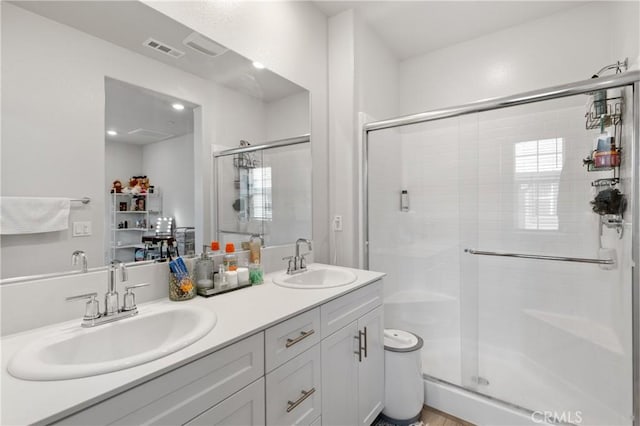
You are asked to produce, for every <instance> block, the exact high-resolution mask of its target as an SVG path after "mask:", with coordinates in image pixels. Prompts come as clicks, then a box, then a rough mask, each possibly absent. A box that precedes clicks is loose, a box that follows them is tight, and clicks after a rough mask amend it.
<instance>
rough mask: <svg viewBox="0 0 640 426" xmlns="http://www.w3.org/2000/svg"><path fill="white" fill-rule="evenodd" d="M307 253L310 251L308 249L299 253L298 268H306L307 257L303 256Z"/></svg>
mask: <svg viewBox="0 0 640 426" xmlns="http://www.w3.org/2000/svg"><path fill="white" fill-rule="evenodd" d="M308 254H311V252H310V251H308V252H306V253H302V254H301V255H300V269H307V259H305V256H306V255H308Z"/></svg>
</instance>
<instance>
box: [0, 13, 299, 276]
mask: <svg viewBox="0 0 640 426" xmlns="http://www.w3.org/2000/svg"><path fill="white" fill-rule="evenodd" d="M0 7H1V8H2V176H1V177H2V183H1V184H2V195H3V196H13V197H65V198H70V199H72V200H73V199H82V198H83V197H88V198H89V199H90V200H91V201H90V202H89V203H88V204H83V203H81V202H72V203H71V210H70V214H69V229H67V230H64V231H57V232H46V233H38V234H19V235H2V237H1V238H2V239H1V257H2V270H1V272H2V278H13V277H21V276H31V275H39V274H48V273H58V272H67V271H71V270H73V269H75V267H73V266H71V254H72V252H73V251H75V250H83V251H84V252H85V253H86V255H87V258H88V261H89V267H100V266H103V265H105V264H106V263H107V262H108V261H109V260H111V259H113V258H118V259H121V260H127V261H131V260H134V259H135V257H136V252H137V251H138V250H137V249H138V248H139V247H140V246H141V237H142V235H148V234H153V232H154V229H153V226H152V225H153V224H155V221H156V220H157V217H171V218H173V220H174V226H175V227H176V228H178V229H180V228H182V229H190V230H192V232H193V234H194V242H193V246H194V247H195V249H196V251H200V250H201V247H202V245H205V244H208V243H209V242H210V241H211V240H213V239H217V238H218V236H219V232H218V229H216V212H217V211H218V210H219V208H227V207H228V206H224V207H223V206H218V205H217V199H216V191H215V188H216V186H217V183H218V182H217V179H218V177H217V175H216V174H215V173H214V171H213V166H214V157H213V153H214V152H220V151H224V150H229V149H233V148H237V147H239V146H240V144H241V141H248V142H249V143H250V144H253V145H262V144H265V143H268V142H273V141H279V140H282V139H287V138H292V137H298V136H300V135H304V134H308V133H309V93H308V91H307V90H305V89H304V88H302V87H300V86H298V85H296V84H295V83H293V82H291V81H288V80H286V79H284V78H283V77H281V76H279V75H277V74H275V73H273V72H272V71H270V70H268V69H263V68H260V66H259V64H254V63H253V62H252V61H250V60H249V59H247V58H245V57H242V56H241V55H239V54H237V53H235V52H233V51H230V50H229V49H227V48H225V47H224V46H221V45H220V44H218V43H216V42H215V41H214V40H211V39H209V38H207V37H205V36H203V35H201V34H198V33H196V32H194V31H193V30H191V29H190V28H188V27H185V26H184V25H182V24H180V23H178V22H176V21H174V20H172V19H170V18H168V17H167V16H165V15H163V14H161V13H159V12H157V11H156V10H155V9H153V8H151V7H149V6H146V5H144V4H142V3H139V2H135V1H117V2H113V1H103V2H100V1H97V2H76V1H60V2H59V1H17V2H2V3H1V4H0ZM300 146H305V147H306V150H307V151H305V153H301V152H297V153H296V152H294V151H299V148H300ZM300 146H298V147H297V148H296V149H293V148H291V149H290V150H286V149H285V148H282V152H281V153H279V152H278V151H279V149H272V150H269V151H270V152H269V153H268V154H264V155H265V156H266V157H265V159H264V164H265V167H264V169H266V167H270V168H272V170H274V173H276V175H274V178H273V180H272V181H270V182H269V185H271V186H272V195H271V196H272V200H273V204H272V206H271V207H272V209H274V210H276V209H278V210H277V211H279V209H281V208H282V209H287V212H288V213H287V214H289V213H291V214H293V215H294V216H295V218H296V220H297V221H299V223H297V225H296V227H297V228H296V230H297V231H296V232H298V233H299V234H300V235H296V237H297V236H304V237H310V234H311V197H310V188H306V189H305V190H304V191H298V190H297V189H296V190H295V191H292V188H291V186H290V183H291V182H290V180H289V179H288V178H287V176H289V174H287V173H289V172H288V171H287V172H286V173H283V172H275V170H276V169H275V165H278V167H279V168H280V167H281V168H283V170H285V169H287V167H288V166H291V167H292V168H291V173H294V174H295V173H301V172H302V173H304V179H298V180H299V181H303V182H310V177H311V168H310V144H309V143H307V144H303V145H300ZM265 152H266V151H265ZM279 154H280V155H279ZM294 157H295V158H294ZM298 157H300V159H298ZM272 166H273V167H272ZM291 176H293V175H291ZM298 176H299V175H298ZM133 178H135V179H137V180H139V184H137V185H136V183H135V182H134V181H133ZM116 180H118V181H120V185H121V186H122V187H123V188H124V189H125V191H124V192H121V193H120V194H122V195H117V193H116V195H114V194H112V193H111V190H112V186H113V184H114V182H115V181H116ZM296 194H298V195H300V196H294V195H296ZM125 212H126V213H125ZM287 214H284V215H283V216H282V217H287ZM236 217H237V215H236ZM272 217H280V216H279V215H276V214H274V215H273V216H272ZM125 222H126V224H125ZM78 223H80V224H81V225H82V226H81V227H80V228H79V229H81V231H82V232H80V234H84V235H78V236H74V224H78ZM87 225H88V226H87ZM262 226H263V227H265V228H269V229H270V230H271V231H273V229H274V228H277V227H278V226H280V225H279V224H278V223H276V222H273V223H269V220H268V218H267V216H264V215H263V217H262ZM245 228H246V229H248V226H247V227H245ZM241 229H242V224H241V225H240V227H239V228H238V230H241ZM263 234H264V232H263ZM270 235H271V236H270V237H269V238H266V239H265V244H266V245H272V244H284V243H289V242H293V241H294V240H295V238H294V236H293V235H288V234H285V233H284V232H283V233H275V232H271V234H270ZM276 235H277V237H276ZM289 239H291V240H290V241H289Z"/></svg>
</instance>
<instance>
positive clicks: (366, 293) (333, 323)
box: [320, 280, 383, 339]
mask: <svg viewBox="0 0 640 426" xmlns="http://www.w3.org/2000/svg"><path fill="white" fill-rule="evenodd" d="M382 297H383V294H382V281H381V280H378V281H376V282H373V283H371V284H369V285H366V286H364V287H361V288H359V289H357V290H354V291H352V292H351V293H347V294H345V295H344V296H340V297H338V298H337V299H333V300H332V301H330V302H327V303H325V304H324V305H322V306H320V321H321V322H322V338H323V339H324V338H325V337H327V336H329V335H331V334H333V333H335V332H336V331H338V330H340V329H341V328H342V327H344V326H345V325H347V324H350V323H351V322H353V321H356V320H357V319H358V318H360V317H361V316H362V315H364V314H365V313H367V312H369V311H370V310H372V309H373V308H375V307H376V306H379V305H381V304H382Z"/></svg>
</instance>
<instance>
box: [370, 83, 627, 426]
mask: <svg viewBox="0 0 640 426" xmlns="http://www.w3.org/2000/svg"><path fill="white" fill-rule="evenodd" d="M631 95H632V94H631V90H630V89H625V90H623V91H621V90H617V91H613V90H610V91H609V93H608V96H609V97H612V98H622V99H621V101H622V104H620V105H619V108H621V109H620V110H619V112H621V115H622V121H621V123H620V124H619V125H615V121H613V120H609V121H606V120H605V122H603V123H602V124H603V125H604V129H601V128H600V126H599V125H597V124H600V123H596V126H595V127H596V128H595V129H591V130H587V129H586V128H585V127H586V126H585V112H586V110H587V108H588V107H589V105H587V103H588V99H589V97H588V96H586V95H580V96H574V97H569V98H563V99H558V100H550V101H544V102H538V103H534V104H529V105H524V106H518V107H511V108H504V109H499V110H493V111H489V112H482V113H478V114H471V115H464V116H460V117H456V118H448V119H442V120H437V121H431V122H425V123H420V124H412V125H405V126H401V127H395V128H392V129H384V130H377V131H371V132H369V141H368V155H367V157H368V203H367V205H368V216H367V217H368V241H369V245H368V249H369V257H368V259H369V268H370V269H372V270H380V271H384V272H386V273H387V274H388V276H387V278H386V279H385V322H386V324H385V326H386V327H387V328H401V329H406V330H409V331H412V332H414V333H416V334H418V335H420V336H421V337H422V338H423V339H424V340H425V344H424V348H423V351H422V363H423V371H424V373H425V374H427V375H429V376H432V377H434V378H437V379H440V380H443V381H446V382H449V383H452V384H454V385H458V386H462V387H465V388H467V389H470V390H473V391H475V392H478V393H481V394H484V395H487V396H491V397H493V398H497V399H499V400H502V401H504V402H507V403H509V404H512V405H515V406H518V407H521V408H524V409H526V410H529V411H530V412H531V415H532V416H533V417H532V420H534V421H536V420H545V419H546V420H550V419H555V420H556V421H558V422H561V423H562V422H564V423H574V424H583V425H628V426H630V425H631V424H632V418H631V416H632V335H631V333H632V330H631V324H632V319H631V312H632V309H631V283H632V281H631V232H630V231H631V229H630V223H631V209H630V207H628V208H626V210H625V212H624V215H623V222H622V224H620V226H618V224H616V223H615V222H616V219H617V218H616V217H615V216H606V215H605V216H600V215H599V214H596V213H594V211H593V207H594V206H593V204H592V203H591V202H592V201H593V200H594V199H596V195H598V194H599V193H600V195H598V197H599V199H600V201H602V200H603V199H604V200H605V201H606V200H609V201H611V200H612V198H611V197H613V195H615V194H614V192H615V190H616V189H617V190H619V191H620V192H621V193H622V194H625V196H626V199H627V203H628V205H629V206H630V205H631V200H630V194H631V179H632V170H631V151H632V149H631V141H632V127H631V125H630V124H631V119H630V118H631V115H632V111H631V106H632V102H631ZM615 102H619V101H615V100H614V101H612V103H615ZM585 105H586V106H585ZM612 107H614V108H615V106H613V105H612ZM626 118H628V119H626ZM625 119H626V120H625ZM591 127H593V126H591ZM602 130H604V134H603V133H602V132H601V131H602ZM608 137H613V138H614V141H615V143H616V146H617V147H622V150H621V153H622V154H621V159H622V162H621V166H620V167H619V168H616V169H614V170H604V169H599V170H597V171H589V167H588V165H583V159H585V158H587V157H589V156H591V155H592V154H593V153H592V151H594V150H595V149H596V148H598V139H603V140H605V141H606V142H607V143H611V141H612V140H611V139H607V138H608ZM602 143H604V142H602ZM602 143H601V144H602ZM600 148H602V147H600ZM614 177H616V178H619V182H617V183H616V185H615V186H613V187H611V186H610V185H608V184H610V183H611V181H607V179H610V178H614ZM594 185H596V186H594ZM598 185H599V186H598ZM403 190H406V191H407V194H408V199H409V202H408V206H407V208H405V209H403V206H402V205H401V202H400V196H401V192H402V191H403ZM601 191H608V192H601ZM607 197H609V198H607ZM613 198H615V197H613ZM598 205H599V206H600V207H601V208H602V203H600V204H598ZM495 254H516V255H525V256H533V257H536V256H539V255H541V256H551V257H554V258H556V257H557V258H577V259H579V260H584V259H586V260H588V261H596V262H597V261H599V260H605V261H606V260H608V259H612V260H614V261H615V264H614V265H607V264H598V263H588V262H575V261H566V260H550V259H536V258H531V257H524V258H522V257H505V256H496V255H495Z"/></svg>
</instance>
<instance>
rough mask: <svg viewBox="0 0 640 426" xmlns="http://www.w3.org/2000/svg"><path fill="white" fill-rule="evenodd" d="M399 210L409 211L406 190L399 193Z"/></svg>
mask: <svg viewBox="0 0 640 426" xmlns="http://www.w3.org/2000/svg"><path fill="white" fill-rule="evenodd" d="M400 210H401V211H403V212H408V211H409V193H408V192H407V190H406V189H403V190H402V192H401V193H400Z"/></svg>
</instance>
